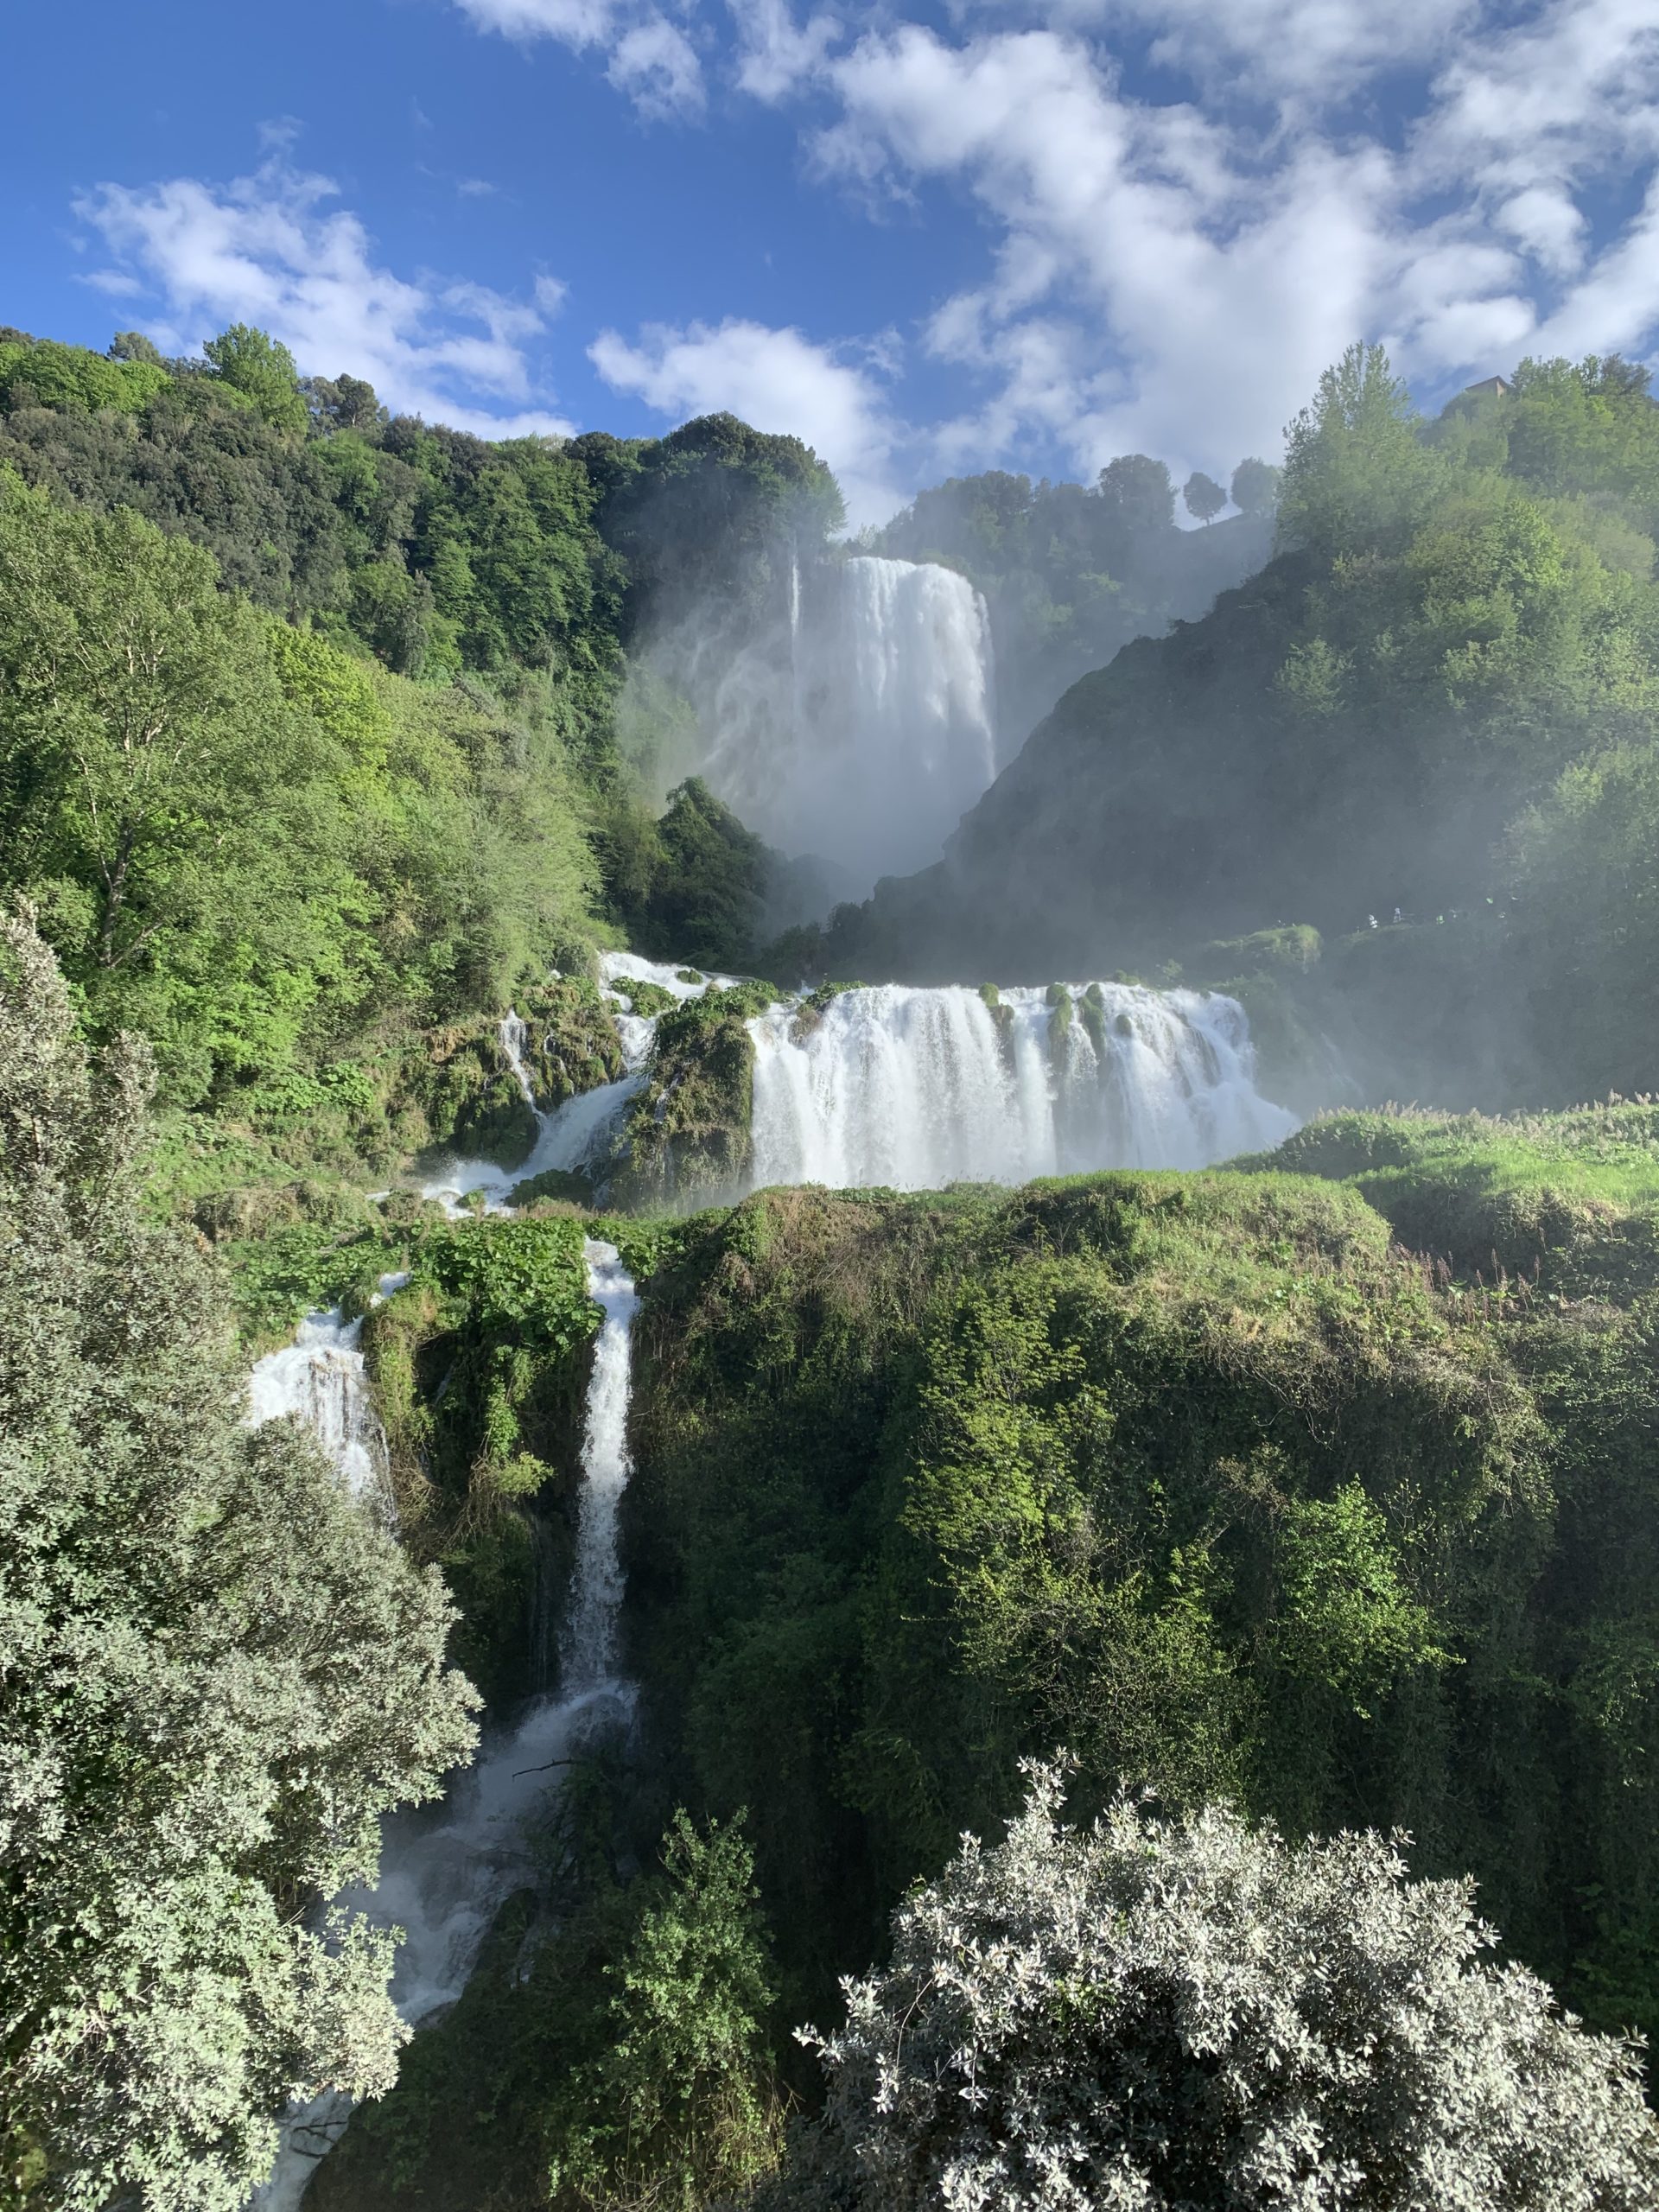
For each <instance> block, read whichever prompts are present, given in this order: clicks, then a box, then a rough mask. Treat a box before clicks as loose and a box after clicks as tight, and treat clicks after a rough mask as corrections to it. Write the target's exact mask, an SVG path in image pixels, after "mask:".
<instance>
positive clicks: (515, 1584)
mask: <svg viewBox="0 0 1659 2212" xmlns="http://www.w3.org/2000/svg"><path fill="white" fill-rule="evenodd" d="M412 1266H413V1274H412V1279H411V1281H410V1282H409V1284H408V1285H407V1287H405V1288H404V1289H403V1290H401V1291H399V1292H398V1293H397V1295H396V1296H395V1297H394V1298H392V1299H391V1300H388V1301H387V1302H386V1303H385V1304H384V1305H381V1306H376V1307H375V1308H374V1309H373V1311H372V1312H371V1313H369V1314H368V1316H367V1318H366V1319H365V1323H364V1330H363V1349H364V1353H365V1357H366V1359H367V1362H368V1366H369V1372H370V1375H371V1376H372V1381H373V1383H374V1389H375V1395H376V1400H377V1402H378V1406H379V1408H380V1414H381V1419H382V1421H384V1423H385V1430H386V1437H387V1443H388V1446H389V1457H390V1465H391V1484H392V1492H393V1496H394V1498H395V1500H396V1503H397V1515H398V1522H399V1528H400V1530H401V1533H402V1535H403V1539H404V1543H405V1545H406V1546H407V1547H408V1548H410V1551H411V1552H412V1553H413V1554H415V1556H416V1558H419V1559H422V1560H435V1561H436V1562H437V1563H438V1564H439V1565H440V1566H441V1567H442V1569H443V1572H444V1575H445V1579H446V1580H448V1583H449V1585H450V1586H451V1588H452V1589H453V1590H454V1593H455V1597H456V1599H457V1602H458V1603H459V1605H460V1606H461V1614H462V1625H461V1629H460V1630H458V1632H457V1637H456V1643H455V1657H456V1659H457V1660H458V1662H460V1663H461V1665H462V1666H463V1667H465V1669H467V1673H468V1674H469V1675H472V1677H473V1679H474V1681H476V1682H478V1684H479V1685H480V1688H482V1689H483V1690H484V1692H485V1694H486V1697H487V1698H488V1700H489V1701H490V1703H491V1704H492V1705H493V1706H494V1707H498V1708H499V1707H501V1706H502V1705H504V1704H505V1703H508V1702H511V1700H513V1699H515V1698H518V1697H521V1696H523V1695H524V1694H525V1693H526V1692H527V1691H530V1690H532V1689H535V1688H548V1687H550V1686H551V1681H552V1674H553V1670H554V1669H555V1666H556V1634H555V1623H556V1618H557V1614H558V1611H559V1608H560V1606H561V1605H563V1598H564V1594H565V1590H566V1586H567V1585H568V1582H569V1572H570V1566H571V1561H572V1560H573V1558H574V1551H575V1513H576V1499H577V1496H578V1491H579V1488H580V1469H581V1437H582V1398H583V1393H584V1390H585V1389H586V1384H587V1378H588V1370H589V1365H590V1360H591V1351H590V1345H591V1340H592V1336H593V1332H594V1328H595V1327H596V1325H597V1322H598V1318H599V1317H598V1309H597V1308H596V1307H595V1306H593V1305H592V1304H591V1303H590V1301H589V1300H588V1293H587V1277H586V1272H585V1269H584V1267H583V1263H582V1224H581V1223H580V1222H579V1221H577V1220H575V1219H573V1218H570V1217H569V1216H568V1215H567V1216H564V1217H553V1218H549V1219H542V1220H534V1221H524V1220H517V1221H497V1220H492V1221H482V1222H478V1223H475V1224H466V1225H464V1226H461V1225H455V1224H444V1226H443V1227H442V1229H441V1230H436V1231H435V1232H434V1233H433V1234H432V1235H431V1236H429V1237H428V1238H426V1239H425V1240H424V1242H423V1243H422V1244H421V1245H420V1247H419V1248H418V1250H417V1251H416V1253H415V1254H414V1255H412Z"/></svg>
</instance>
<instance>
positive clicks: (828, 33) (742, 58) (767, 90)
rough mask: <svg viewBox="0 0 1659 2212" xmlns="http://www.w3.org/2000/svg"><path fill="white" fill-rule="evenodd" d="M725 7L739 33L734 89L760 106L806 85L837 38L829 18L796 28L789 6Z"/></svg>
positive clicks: (762, 1)
mask: <svg viewBox="0 0 1659 2212" xmlns="http://www.w3.org/2000/svg"><path fill="white" fill-rule="evenodd" d="M728 9H729V10H730V13H731V17H732V21H733V23H734V25H735V27H736V30H737V83H738V89H739V90H740V91H741V92H748V93H750V94H752V95H753V98H754V99H759V100H766V101H767V102H777V101H780V100H783V99H786V98H787V97H788V96H789V95H790V94H791V92H798V91H799V90H801V89H802V87H803V86H806V85H808V84H810V82H811V81H812V79H814V78H815V77H816V76H817V74H818V73H819V71H820V70H821V68H822V67H823V60H824V57H825V55H826V54H828V52H829V48H830V47H831V46H833V45H834V43H835V42H836V40H837V39H838V38H839V37H840V36H841V30H842V27H841V24H840V22H838V21H837V19H836V17H835V16H811V17H810V18H809V19H808V21H807V22H804V23H798V22H796V20H795V17H794V15H793V12H792V11H791V8H790V6H789V0H728Z"/></svg>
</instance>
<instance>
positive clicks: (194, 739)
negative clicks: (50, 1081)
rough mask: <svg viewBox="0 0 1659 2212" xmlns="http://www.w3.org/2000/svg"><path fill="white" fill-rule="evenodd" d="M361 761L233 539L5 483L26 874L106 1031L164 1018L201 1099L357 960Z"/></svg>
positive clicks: (15, 772)
mask: <svg viewBox="0 0 1659 2212" xmlns="http://www.w3.org/2000/svg"><path fill="white" fill-rule="evenodd" d="M347 766H348V762H347V756H346V754H345V753H343V752H342V751H341V750H340V748H339V747H337V746H335V745H334V744H333V743H332V742H331V741H330V739H329V736H328V734H327V731H326V730H325V729H324V728H323V727H322V726H321V725H320V724H319V723H318V722H316V721H315V720H313V719H312V718H311V717H310V716H308V715H305V714H303V713H300V712H296V711H294V710H292V709H290V708H289V706H288V705H287V703H286V702H285V701H284V699H283V693H282V690H281V689H280V686H279V684H278V682H277V677H276V672H275V670H274V669H273V666H272V662H271V654H270V637H269V628H268V626H267V624H266V623H265V622H264V620H262V619H261V618H260V617H259V616H257V615H256V614H255V613H253V612H252V610H251V608H249V607H246V606H245V605H243V604H241V603H239V602H238V601H236V600H233V599H232V598H230V597H228V596H227V595H226V594H222V593H221V592H220V591H219V588H218V582H217V571H216V569H215V567H214V563H213V557H212V556H211V555H210V554H208V553H206V552H204V551H202V550H201V549H200V548H199V547H197V546H194V545H192V544H191V543H189V541H188V539H185V538H182V537H164V536H162V533H161V532H160V531H156V530H155V529H153V528H152V527H151V526H150V525H149V524H148V523H145V522H142V521H141V520H140V519H139V518H138V517H137V515H135V514H133V513H132V512H130V510H128V509H126V508H118V509H117V510H116V512H114V513H113V514H111V515H105V516H99V515H91V514H86V513H76V512H64V511H63V510H62V509H61V508H59V507H57V506H54V505H53V504H52V502H51V501H50V500H48V499H47V498H46V497H45V495H44V494H43V493H29V492H25V491H23V490H22V488H21V487H20V486H17V484H16V480H15V479H10V480H8V479H6V478H4V477H0V846H3V848H4V849H5V851H6V854H7V874H8V875H9V877H10V882H11V884H12V886H13V887H17V888H23V889H27V890H29V892H30V893H31V895H32V896H36V897H38V898H39V899H40V900H41V906H42V911H43V912H46V913H47V914H48V918H49V925H50V927H49V933H50V934H51V936H52V938H53V939H54V943H55V944H57V946H58V947H59V950H60V952H61V954H62V956H63V957H64V960H65V963H66V965H67V967H68V968H69V969H70V971H71V973H72V975H73V979H74V981H75V982H76V984H77V985H78V986H79V988H81V989H82V990H84V991H85V992H86V996H87V1001H88V1010H89V1012H90V1014H91V1015H92V1020H93V1021H94V1023H95V1025H96V1026H97V1027H99V1029H100V1030H101V1032H102V1033H105V1034H112V1033H114V1031H115V1030H117V1029H118V1028H119V1027H123V1026H127V1027H135V1028H142V1029H143V1031H144V1032H145V1033H147V1034H148V1035H149V1037H150V1038H151V1039H152V1041H153V1042H155V1043H156V1044H157V1045H158V1046H160V1047H161V1049H162V1057H163V1061H164V1065H165V1067H166V1070H167V1073H168V1078H169V1082H170V1083H172V1084H174V1085H175V1089H176V1087H177V1086H179V1085H183V1086H184V1090H183V1091H182V1092H181V1093H180V1095H187V1094H192V1093H193V1094H194V1095H197V1096H199V1095H200V1092H201V1090H204V1089H205V1088H206V1086H207V1083H208V1082H209V1080H210V1079H211V1077H212V1073H213V1063H214V1061H215V1060H219V1061H225V1060H228V1061H231V1062H232V1063H250V1062H256V1061H257V1062H261V1063H264V1064H270V1062H271V1061H273V1060H277V1059H281V1058H284V1057H286V1056H287V1054H288V1053H289V1052H291V1050H292V1046H293V1042H294V1039H295V1037H296V1034H297V1033H298V1030H299V1028H300V1027H301V1026H302V1023H303V1021H304V1020H305V1018H306V1015H307V1013H308V1008H309V1007H310V1005H311V1003H312V1002H313V1001H314V1000H315V996H316V995H317V992H318V990H319V988H321V986H322V984H323V982H324V981H325V979H334V980H338V978H339V977H340V975H341V974H342V972H344V970H345V969H346V968H347V967H348V966H349V958H350V956H349V954H347V953H346V950H345V945H346V929H345V925H344V919H343V917H344V913H345V912H346V909H347V908H349V907H350V906H351V905H352V904H353V891H354V887H353V882H352V880H351V875H350V871H349V863H348V856H347V853H346V836H347V833H348V831H349V829H350V827H351V823H350V817H349V816H348V815H347V813H346V810H345V808H344V806H343V805H342V804H340V801H339V799H338V798H337V797H335V796H334V794H337V793H338V792H339V791H340V785H341V779H342V777H343V776H344V774H345V773H346V771H347ZM331 787H332V789H331Z"/></svg>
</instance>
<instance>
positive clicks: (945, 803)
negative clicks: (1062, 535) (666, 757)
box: [688, 555, 996, 896]
mask: <svg viewBox="0 0 1659 2212" xmlns="http://www.w3.org/2000/svg"><path fill="white" fill-rule="evenodd" d="M688 681H689V682H690V685H691V689H692V690H693V692H694V695H695V696H698V697H699V716H700V719H701V720H702V723H703V726H704V728H705V730H706V731H707V732H708V734H709V749H708V752H707V753H706V755H705V757H704V759H703V760H702V764H701V767H702V773H703V774H704V775H705V776H706V777H707V778H708V780H709V783H710V785H712V786H713V788H714V789H715V791H717V792H718V793H719V795H720V796H721V798H723V799H725V800H726V801H727V802H728V804H730V805H732V806H734V808H735V809H736V810H737V811H738V813H739V814H740V815H741V817H743V819H744V821H745V822H746V823H748V825H749V827H750V828H751V829H755V830H757V831H758V832H759V833H760V836H763V837H764V838H766V842H768V843H769V844H772V845H775V846H778V847H779V848H780V849H782V850H784V851H785V852H788V853H792V854H795V853H811V854H814V855H817V856H818V858H820V859H821V860H824V861H829V862H830V863H832V864H833V865H834V867H835V868H837V869H838V870H840V871H842V880H843V881H844V884H845V887H846V889H847V892H848V895H849V896H851V895H854V894H855V893H859V894H861V893H863V892H865V891H868V889H870V888H871V887H872V886H873V885H874V882H875V880H876V879H877V878H878V877H879V876H881V875H886V874H893V873H895V872H901V871H904V870H907V869H910V868H921V867H925V865H926V864H927V863H928V862H929V861H933V860H937V859H938V855H939V851H940V849H941V847H942V845H943V844H944V840H945V838H946V837H947V836H949V835H950V832H951V830H952V829H955V827H956V825H957V821H958V819H959V818H960V817H961V816H962V815H963V813H964V812H965V811H966V810H967V809H968V808H969V807H970V806H971V805H972V804H974V802H975V801H976V799H977V798H979V797H980V795H981V794H982V792H983V791H985V790H986V789H987V788H988V785H990V783H991V781H992V779H993V778H994V777H995V773H996V731H995V699H994V683H993V675H992V660H991V629H990V618H989V616H988V613H987V612H986V607H985V602H984V601H983V600H982V598H981V597H980V595H979V594H978V593H977V592H976V590H975V589H974V587H973V586H972V584H970V583H969V582H968V580H967V578H966V577H965V576H962V575H957V572H956V570H955V569H944V568H939V567H938V566H936V565H935V564H934V563H931V562H916V561H887V560H880V559H877V558H875V557H874V556H869V555H855V556H852V557H850V558H849V559H846V560H840V561H831V562H823V563H819V564H818V565H817V566H816V567H813V568H810V569H806V570H805V571H804V572H801V571H797V572H796V573H795V574H794V575H793V577H792V580H791V593H790V604H789V613H788V632H787V636H786V637H785V636H782V635H779V636H778V637H774V638H770V639H767V640H766V642H765V643H764V644H762V645H750V646H747V647H745V648H744V649H743V650H741V652H738V653H737V654H736V655H734V658H733V659H732V660H731V662H730V663H729V664H728V665H727V666H726V667H725V668H724V670H723V671H722V672H721V677H720V678H719V681H718V683H716V684H715V687H714V690H713V693H712V696H705V695H703V694H702V693H701V692H699V689H698V684H697V682H696V678H695V677H694V678H690V679H688Z"/></svg>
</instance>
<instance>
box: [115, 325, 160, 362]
mask: <svg viewBox="0 0 1659 2212" xmlns="http://www.w3.org/2000/svg"><path fill="white" fill-rule="evenodd" d="M110 359H111V360H112V361H148V362H149V365H150V366H151V367H152V368H155V369H162V368H165V367H166V365H167V363H166V361H165V360H164V359H162V349H161V347H160V346H158V345H156V341H155V340H154V339H153V338H146V337H145V335H144V334H143V331H142V330H118V331H117V332H116V334H115V335H114V337H113V338H112V339H111V340H110Z"/></svg>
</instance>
